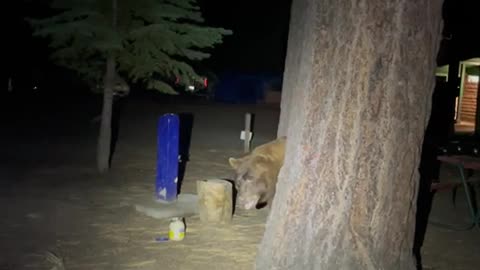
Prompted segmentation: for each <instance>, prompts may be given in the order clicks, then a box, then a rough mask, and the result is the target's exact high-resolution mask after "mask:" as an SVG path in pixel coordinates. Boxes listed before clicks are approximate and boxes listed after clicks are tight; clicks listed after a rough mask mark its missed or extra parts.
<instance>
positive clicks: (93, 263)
mask: <svg viewBox="0 0 480 270" xmlns="http://www.w3.org/2000/svg"><path fill="white" fill-rule="evenodd" d="M52 106H53V105H52ZM48 107H49V108H44V106H42V105H41V104H37V105H35V106H33V107H29V110H27V111H28V113H22V110H23V109H25V108H21V107H15V108H13V109H11V110H10V111H9V113H7V114H4V115H3V116H2V117H6V118H9V119H10V121H6V122H5V123H8V124H7V125H6V126H8V128H7V129H3V132H2V134H1V138H2V140H1V142H0V144H1V145H0V147H1V149H3V154H2V155H0V156H1V157H0V164H1V165H0V169H1V170H0V179H1V181H0V188H1V189H0V190H1V196H0V200H1V204H2V205H3V207H2V211H0V242H1V246H0V248H1V250H0V254H1V256H0V270H7V269H12V270H13V269H68V270H71V269H116V270H117V269H145V270H148V269H162V270H163V269H164V270H169V269H185V270H189V269H195V270H203V269H205V270H206V269H229V270H236V269H253V261H254V258H255V253H256V246H257V244H258V243H259V241H260V239H261V237H262V234H263V231H264V225H265V220H266V214H267V212H266V210H256V211H240V210H238V211H237V212H236V214H235V216H234V218H233V224H232V225H231V226H225V227H218V228H206V227H204V226H202V225H201V223H200V222H199V218H198V217H197V216H194V217H188V218H186V224H187V232H186V237H185V239H184V241H181V242H157V241H156V240H155V238H156V237H159V236H165V235H166V233H167V230H168V221H166V220H157V219H153V218H150V217H147V216H145V215H143V214H142V213H139V212H136V211H135V210H134V208H133V207H132V206H131V202H133V201H135V199H137V198H145V197H152V199H153V185H154V180H155V163H156V122H157V119H158V116H159V115H161V114H162V113H165V112H188V113H192V114H193V115H194V124H193V132H192V138H191V147H190V160H189V162H188V163H187V168H186V173H185V178H184V180H183V184H182V192H184V193H195V181H196V180H199V179H204V178H213V177H216V178H218V177H220V178H222V177H226V178H228V177H231V176H232V171H231V170H230V168H229V167H228V163H227V158H228V157H229V156H236V155H240V154H241V152H242V142H241V141H240V139H239V135H240V130H241V129H242V127H243V117H244V113H246V112H252V113H254V114H255V124H254V131H255V134H254V140H253V146H256V145H259V144H262V143H264V142H267V141H268V140H270V139H273V138H274V137H275V133H276V127H277V123H278V116H279V108H278V107H275V106H271V105H259V106H244V105H235V106H227V105H219V104H207V103H192V102H185V103H184V104H182V105H177V106H176V107H175V108H174V107H172V106H171V105H167V104H164V103H163V104H162V103H155V102H153V101H145V100H132V101H129V102H128V103H127V104H126V105H125V107H124V110H123V118H122V121H121V125H120V136H119V142H118V146H117V149H116V154H115V158H114V160H113V168H112V171H111V173H110V174H109V175H108V176H103V177H102V176H98V175H96V174H95V170H94V167H95V166H94V164H95V159H94V158H95V146H96V145H95V139H96V132H97V125H96V124H93V123H90V122H89V119H90V118H91V117H93V116H94V115H95V114H96V113H97V112H95V110H96V109H92V108H93V107H95V106H92V107H91V108H90V107H89V108H86V107H84V105H82V103H81V102H78V103H71V104H69V105H68V106H66V105H65V106H64V107H61V108H63V109H62V110H63V111H62V113H61V114H59V113H58V112H56V111H55V110H58V108H60V107H57V108H56V109H52V108H51V107H50V106H48ZM14 116H15V118H13V117H14ZM89 117H90V118H89ZM11 119H15V120H11ZM3 120H5V119H3ZM26 127H28V129H27V128H26ZM452 177H456V174H455V173H454V171H452V170H451V169H449V168H445V169H444V170H443V172H442V178H445V179H451V178H452ZM461 195H462V194H461V192H459V196H458V197H457V201H458V203H457V206H456V208H454V207H453V205H452V204H451V203H450V202H449V200H450V193H448V192H442V193H439V194H438V196H437V197H436V200H435V203H434V210H433V213H432V220H433V219H434V220H436V221H442V222H452V221H455V222H464V221H465V220H467V218H468V216H467V214H466V208H465V205H464V204H462V203H463V200H464V199H463V196H461ZM479 243H480V230H477V231H475V230H470V231H451V230H447V229H443V228H440V227H435V226H430V227H429V229H428V232H427V237H426V243H425V247H424V261H425V264H426V265H428V266H431V267H433V269H438V270H440V269H442V270H455V269H457V270H467V269H468V270H473V269H478V267H479V266H480V256H479V254H480V244H479ZM48 252H51V254H55V256H50V257H49V256H47V255H46V254H48ZM62 265H63V266H62ZM54 267H56V268H54ZM62 267H63V268H62Z"/></svg>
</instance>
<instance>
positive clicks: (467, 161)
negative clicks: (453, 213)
mask: <svg viewBox="0 0 480 270" xmlns="http://www.w3.org/2000/svg"><path fill="white" fill-rule="evenodd" d="M437 159H438V160H440V161H441V162H444V163H447V164H451V165H453V166H455V167H456V168H457V169H458V172H459V174H460V180H461V183H433V184H432V187H431V188H432V189H436V190H439V189H444V188H449V187H453V186H455V185H462V186H463V189H464V191H465V198H466V201H467V205H468V208H469V212H470V216H471V221H472V223H471V224H470V225H469V227H468V228H466V229H471V228H473V227H475V226H476V227H477V228H478V229H480V213H476V212H475V208H474V202H473V200H472V198H471V196H470V192H469V187H468V184H469V183H474V182H478V181H479V180H478V179H477V180H472V179H470V177H467V176H465V170H467V169H470V170H474V171H480V157H474V156H467V155H440V156H438V157H437Z"/></svg>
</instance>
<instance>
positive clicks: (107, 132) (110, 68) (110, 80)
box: [97, 0, 118, 173]
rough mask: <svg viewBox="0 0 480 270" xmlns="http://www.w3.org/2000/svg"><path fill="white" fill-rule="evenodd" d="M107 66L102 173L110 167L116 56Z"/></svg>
mask: <svg viewBox="0 0 480 270" xmlns="http://www.w3.org/2000/svg"><path fill="white" fill-rule="evenodd" d="M117 4H118V3H117V0H112V28H113V29H115V28H116V27H117V12H118V8H117V7H118V5H117ZM106 66H107V68H106V70H105V81H104V82H103V85H104V92H103V105H102V119H101V123H100V132H99V135H98V143H97V169H98V171H99V172H100V173H104V172H106V171H108V169H109V168H110V155H111V151H110V149H111V141H112V108H113V88H114V86H115V72H116V71H115V68H116V67H115V57H114V55H113V54H110V55H109V56H108V59H107V65H106Z"/></svg>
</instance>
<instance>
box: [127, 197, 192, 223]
mask: <svg viewBox="0 0 480 270" xmlns="http://www.w3.org/2000/svg"><path fill="white" fill-rule="evenodd" d="M197 200H198V196H197V195H196V194H179V195H178V197H177V201H175V202H172V203H168V202H160V201H155V200H154V199H152V198H149V199H145V200H143V201H139V202H137V203H135V204H134V205H135V210H137V211H138V212H140V213H143V214H145V215H147V216H149V217H152V218H156V219H168V218H171V217H188V216H193V215H196V214H198V207H197Z"/></svg>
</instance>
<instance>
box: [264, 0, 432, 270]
mask: <svg viewBox="0 0 480 270" xmlns="http://www.w3.org/2000/svg"><path fill="white" fill-rule="evenodd" d="M441 6H442V0H392V1H384V0H368V1H366V0H363V1H356V0H293V4H292V11H291V22H290V34H289V42H288V52H287V59H286V71H285V85H284V90H283V91H284V93H283V100H282V112H281V117H280V121H281V123H280V125H279V131H278V133H279V135H287V136H288V142H287V149H286V158H285V165H284V167H283V168H282V170H281V172H280V176H279V183H278V185H277V193H276V196H275V199H274V202H273V206H272V211H271V214H270V216H269V218H268V220H267V225H266V231H265V235H264V237H263V239H262V242H261V244H260V246H259V250H258V254H257V260H256V268H257V269H262V270H263V269H268V270H270V269H325V270H327V269H328V270H329V269H349V270H352V269H362V270H364V269H388V270H396V269H398V270H405V269H414V268H415V266H414V261H413V257H412V255H411V249H412V242H413V233H414V225H415V224H414V222H415V202H416V194H417V186H418V179H419V177H418V172H417V168H418V165H419V158H420V151H421V146H422V141H423V135H424V131H425V128H426V125H427V121H428V119H429V115H430V108H431V104H430V103H431V97H432V91H433V87H434V81H435V79H434V68H435V65H436V64H435V55H436V53H437V51H438V46H439V43H440V42H439V41H440V37H441V36H440V33H441V26H442V20H441Z"/></svg>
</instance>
